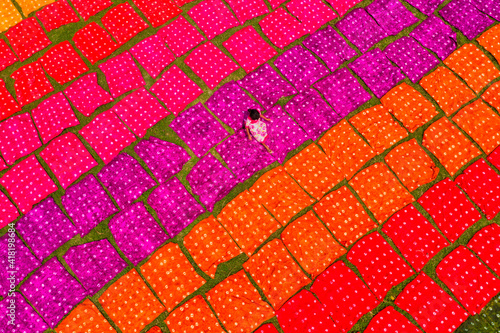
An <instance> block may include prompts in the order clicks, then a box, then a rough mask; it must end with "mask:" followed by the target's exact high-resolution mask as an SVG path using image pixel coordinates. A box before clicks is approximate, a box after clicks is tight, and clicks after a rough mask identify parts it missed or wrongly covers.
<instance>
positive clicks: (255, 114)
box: [248, 109, 260, 120]
mask: <svg viewBox="0 0 500 333" xmlns="http://www.w3.org/2000/svg"><path fill="white" fill-rule="evenodd" d="M248 112H250V118H252V120H257V119H259V118H260V113H259V111H257V110H255V109H248Z"/></svg>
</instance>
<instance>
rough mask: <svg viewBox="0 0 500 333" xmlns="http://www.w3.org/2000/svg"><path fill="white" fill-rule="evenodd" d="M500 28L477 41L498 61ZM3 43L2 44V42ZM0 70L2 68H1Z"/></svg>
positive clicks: (499, 57)
mask: <svg viewBox="0 0 500 333" xmlns="http://www.w3.org/2000/svg"><path fill="white" fill-rule="evenodd" d="M499 36H500V26H498V25H495V26H493V27H492V28H490V29H488V30H487V31H486V32H485V33H484V34H482V35H481V37H479V38H478V39H477V42H478V43H479V45H481V46H482V47H484V48H485V49H486V51H488V52H490V53H491V54H492V55H493V56H494V57H495V58H496V59H497V61H499V60H500V37H499ZM0 43H1V42H0ZM0 68H2V67H1V66H0Z"/></svg>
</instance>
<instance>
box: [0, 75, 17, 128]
mask: <svg viewBox="0 0 500 333" xmlns="http://www.w3.org/2000/svg"><path fill="white" fill-rule="evenodd" d="M19 111H21V107H20V106H19V104H17V102H16V100H15V99H14V97H12V95H11V94H10V92H9V91H8V90H7V88H6V87H5V82H4V81H3V80H2V79H0V120H4V119H6V118H8V117H10V116H11V115H13V114H14V113H16V112H19Z"/></svg>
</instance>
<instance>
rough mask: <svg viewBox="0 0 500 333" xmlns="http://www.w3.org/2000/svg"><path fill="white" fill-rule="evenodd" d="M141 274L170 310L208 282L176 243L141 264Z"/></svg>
mask: <svg viewBox="0 0 500 333" xmlns="http://www.w3.org/2000/svg"><path fill="white" fill-rule="evenodd" d="M141 274H142V275H143V276H144V278H145V279H146V281H147V282H148V283H149V285H150V286H151V288H153V290H154V291H155V292H156V294H157V295H158V297H159V298H160V299H161V301H162V302H163V304H164V305H165V308H166V309H167V311H169V312H170V311H171V310H172V309H173V308H174V307H175V306H176V305H177V304H179V303H180V302H181V301H182V300H183V299H184V298H186V297H188V296H189V295H191V294H192V293H193V292H195V291H196V290H197V289H198V288H200V287H201V286H202V285H203V284H205V282H206V281H205V280H204V279H203V278H202V277H201V276H199V275H198V274H197V273H196V272H195V271H194V268H193V266H191V264H190V263H189V261H188V260H187V258H186V256H185V255H184V254H183V253H182V251H181V249H180V247H179V245H177V244H175V243H169V244H167V245H165V246H163V247H162V248H160V249H159V250H158V251H156V252H155V253H154V254H153V256H152V257H151V258H150V259H149V260H148V261H147V262H146V263H145V264H144V265H142V266H141Z"/></svg>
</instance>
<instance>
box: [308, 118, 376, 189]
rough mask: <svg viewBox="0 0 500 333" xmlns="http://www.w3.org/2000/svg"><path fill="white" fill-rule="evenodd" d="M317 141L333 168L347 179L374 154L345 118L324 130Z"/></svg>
mask: <svg viewBox="0 0 500 333" xmlns="http://www.w3.org/2000/svg"><path fill="white" fill-rule="evenodd" d="M318 143H319V145H320V146H321V147H322V148H323V150H324V151H325V153H326V155H327V156H328V158H329V159H330V161H331V162H332V165H333V167H334V170H335V171H336V172H338V173H340V174H341V175H342V176H343V177H345V178H346V179H348V180H349V179H351V178H352V176H354V174H355V173H356V172H357V171H358V170H359V169H361V167H362V166H363V165H364V164H365V163H366V162H368V161H369V160H370V159H371V158H372V157H374V156H375V152H374V151H373V150H372V148H371V147H370V146H369V145H368V144H367V143H366V142H365V141H363V139H362V138H361V137H360V136H359V135H357V134H356V132H355V131H354V129H353V128H352V127H351V125H349V124H348V123H347V121H346V120H342V121H340V122H339V123H338V124H337V125H335V126H334V127H333V128H331V129H330V130H329V131H328V132H326V133H325V135H323V137H322V138H321V140H319V141H318Z"/></svg>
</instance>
